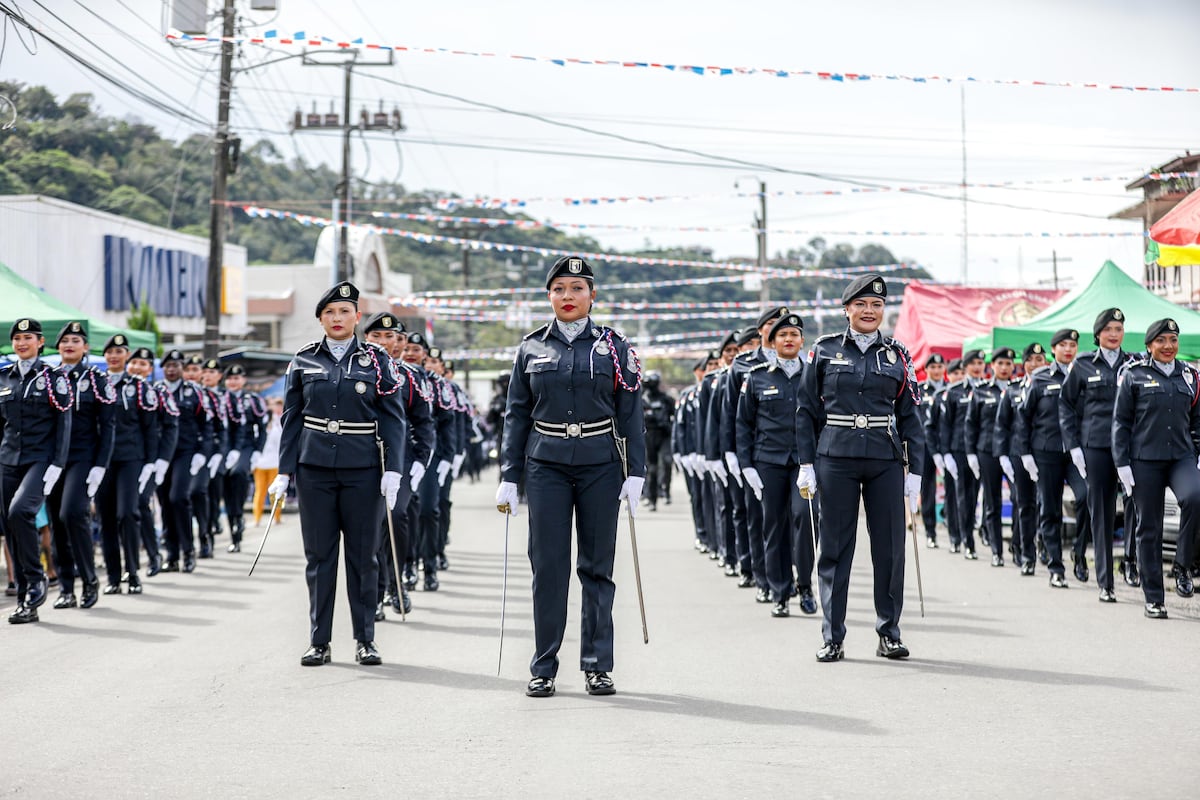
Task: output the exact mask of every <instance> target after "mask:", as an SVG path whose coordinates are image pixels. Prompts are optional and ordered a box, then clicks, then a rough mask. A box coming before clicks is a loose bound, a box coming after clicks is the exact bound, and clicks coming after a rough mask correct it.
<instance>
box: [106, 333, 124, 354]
mask: <svg viewBox="0 0 1200 800" xmlns="http://www.w3.org/2000/svg"><path fill="white" fill-rule="evenodd" d="M114 347H124V348H125V349H126V350H128V349H129V337H128V336H126V335H125V334H123V333H114V334H113V335H112V336H110V337H108V341H107V342H105V343H104V352H106V353H107V352H108V351H109V350H111V349H112V348H114Z"/></svg>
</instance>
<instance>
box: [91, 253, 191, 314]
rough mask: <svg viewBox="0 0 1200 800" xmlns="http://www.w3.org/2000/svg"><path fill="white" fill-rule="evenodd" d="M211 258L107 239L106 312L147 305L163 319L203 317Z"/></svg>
mask: <svg viewBox="0 0 1200 800" xmlns="http://www.w3.org/2000/svg"><path fill="white" fill-rule="evenodd" d="M207 282H208V257H207V256H199V255H196V254H195V253H188V252H184V251H183V250H168V249H166V248H162V247H154V246H152V245H144V244H140V243H138V242H133V241H130V240H129V239H126V238H125V237H124V236H105V237H104V308H105V309H107V310H109V311H127V310H128V309H130V308H132V307H134V306H135V305H137V304H139V303H141V302H145V303H147V304H148V305H149V306H150V308H152V309H154V313H155V314H158V315H160V316H175V317H202V316H204V295H205V289H206V286H207Z"/></svg>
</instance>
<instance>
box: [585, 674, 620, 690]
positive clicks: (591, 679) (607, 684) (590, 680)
mask: <svg viewBox="0 0 1200 800" xmlns="http://www.w3.org/2000/svg"><path fill="white" fill-rule="evenodd" d="M583 683H584V685H585V686H586V687H587V693H588V694H599V695H603V694H616V693H617V687H616V686H615V685H614V684H613V679H612V678H610V677H608V673H607V672H585V673H583Z"/></svg>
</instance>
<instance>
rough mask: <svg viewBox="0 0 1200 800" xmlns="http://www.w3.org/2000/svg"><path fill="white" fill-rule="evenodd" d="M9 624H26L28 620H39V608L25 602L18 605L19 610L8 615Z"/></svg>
mask: <svg viewBox="0 0 1200 800" xmlns="http://www.w3.org/2000/svg"><path fill="white" fill-rule="evenodd" d="M8 621H9V624H12V625H24V624H25V623H27V622H37V621H38V613H37V609H36V608H33V607H32V606H29V605H27V604H25V603H21V604H19V605H18V606H17V610H16V611H14V612H12V613H11V614H9V615H8Z"/></svg>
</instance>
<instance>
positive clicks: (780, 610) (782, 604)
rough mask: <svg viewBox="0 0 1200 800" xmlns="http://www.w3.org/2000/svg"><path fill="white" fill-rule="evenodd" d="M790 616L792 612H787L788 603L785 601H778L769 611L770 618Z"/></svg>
mask: <svg viewBox="0 0 1200 800" xmlns="http://www.w3.org/2000/svg"><path fill="white" fill-rule="evenodd" d="M791 615H792V612H791V611H790V610H788V601H787V600H780V601H779V602H778V603H776V604H775V607H774V608H772V609H771V616H772V617H775V618H776V619H782V618H784V617H790V616H791Z"/></svg>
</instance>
